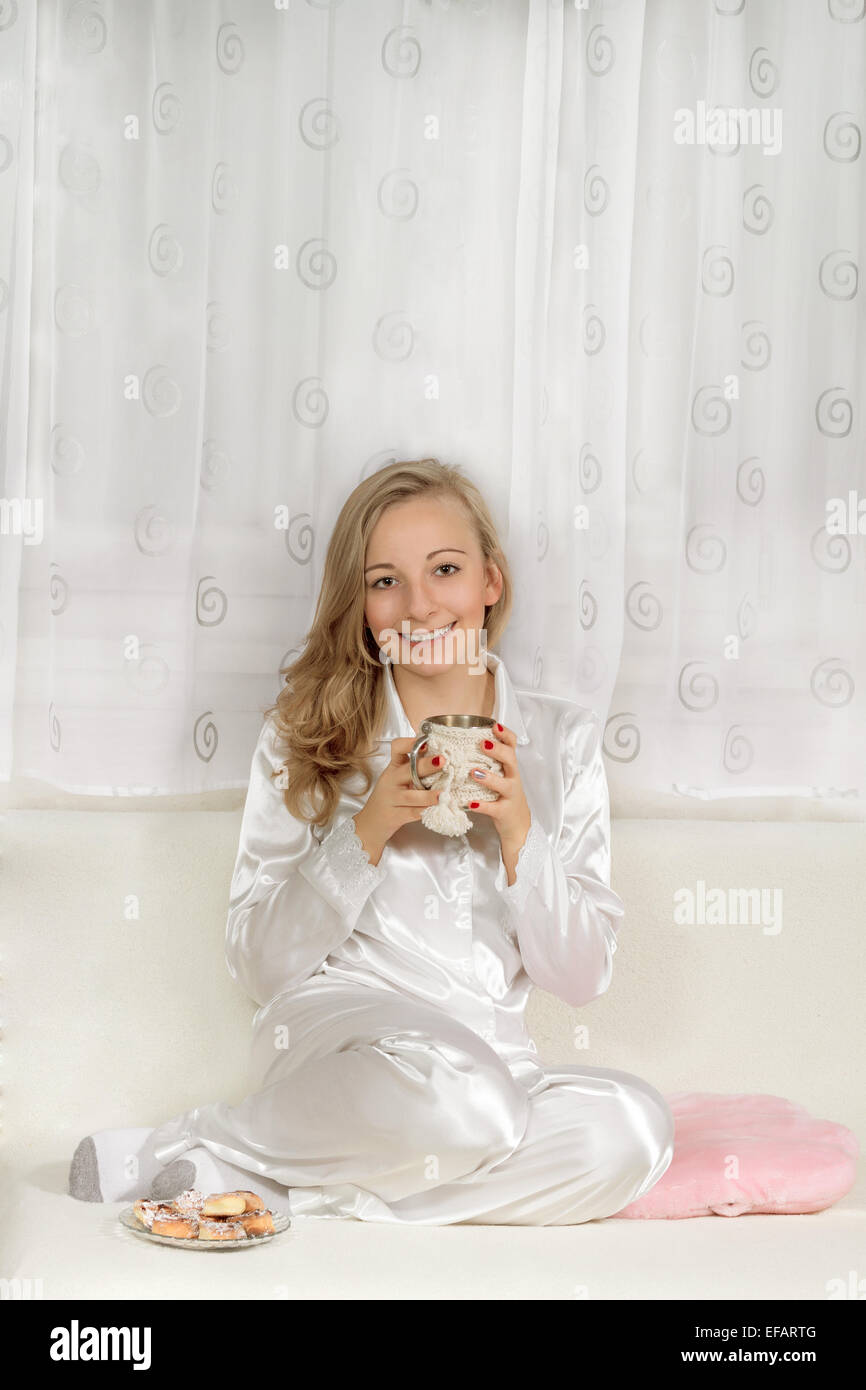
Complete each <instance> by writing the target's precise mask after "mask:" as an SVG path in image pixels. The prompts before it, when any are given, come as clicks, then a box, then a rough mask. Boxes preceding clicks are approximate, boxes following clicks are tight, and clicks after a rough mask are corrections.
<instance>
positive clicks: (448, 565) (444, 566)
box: [370, 560, 460, 589]
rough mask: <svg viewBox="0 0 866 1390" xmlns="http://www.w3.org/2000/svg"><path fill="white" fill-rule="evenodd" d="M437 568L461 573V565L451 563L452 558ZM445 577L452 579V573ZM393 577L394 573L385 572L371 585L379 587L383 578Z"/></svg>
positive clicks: (389, 586) (372, 587)
mask: <svg viewBox="0 0 866 1390" xmlns="http://www.w3.org/2000/svg"><path fill="white" fill-rule="evenodd" d="M436 568H437V570H453V571H454V572H455V574H459V573H460V566H459V565H453V564H452V563H451V561H450V560H443V562H442V564H441V565H437V566H436ZM444 577H445V578H446V579H450V578H451V576H450V574H446V575H445V576H444ZM393 578H394V576H393V574H383V575H382V576H381V577H380V578H379V579H375V580H374V581H373V583H372V584H371V585H370V587H371V589H378V587H379V585H380V584H381V583H382V582H383V580H385V579H393ZM391 587H392V586H391V585H390V584H389V585H388V588H389V589H390V588H391Z"/></svg>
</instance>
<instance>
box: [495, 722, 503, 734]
mask: <svg viewBox="0 0 866 1390" xmlns="http://www.w3.org/2000/svg"><path fill="white" fill-rule="evenodd" d="M496 727H497V729H498V730H499V732H500V733H502V732H503V730H504V727H505V726H504V725H503V724H497V725H496Z"/></svg>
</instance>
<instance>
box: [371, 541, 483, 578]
mask: <svg viewBox="0 0 866 1390" xmlns="http://www.w3.org/2000/svg"><path fill="white" fill-rule="evenodd" d="M444 550H453V551H456V553H457V554H458V555H465V554H466V551H465V550H460V549H458V547H457V546H456V545H443V546H440V548H439V549H438V550H431V551H430V554H429V555H428V556H427V559H428V560H432V559H433V556H434V555H441V554H442V552H443V551H444ZM396 568H397V566H396V565H395V564H392V563H391V561H390V560H380V561H379V563H378V565H368V566H367V568H366V569H365V570H364V573H365V574H369V573H370V571H371V570H395V569H396Z"/></svg>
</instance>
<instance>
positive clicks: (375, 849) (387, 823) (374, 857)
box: [353, 735, 442, 867]
mask: <svg viewBox="0 0 866 1390" xmlns="http://www.w3.org/2000/svg"><path fill="white" fill-rule="evenodd" d="M414 743H415V738H414V735H413V737H412V738H395V739H392V740H391V758H390V761H389V762H387V763H386V764H385V766H384V768H383V769H382V772H381V774H380V775H379V777H378V779H377V781H376V783H375V785H374V787H373V789H372V791H371V792H370V795H369V796H368V797H367V800H366V802H365V803H364V805H363V806H362V808H361V810H360V811H358V812H356V814H355V816H354V817H353V819H354V821H355V830H356V832H357V835H358V838H359V840H360V841H361V844H362V845H363V846H364V849H365V850H366V851H367V853H368V854H369V856H370V863H371V864H372V865H373V866H374V867H375V866H376V865H377V864H378V863H379V860H380V859H381V858H382V851H383V850H384V848H385V845H386V844H387V843H388V841H389V840H390V838H391V836H392V835H393V834H394V833H395V831H397V830H399V829H400V826H401V825H406V824H407V823H408V822H409V821H415V820H420V819H421V816H422V815H423V813H424V811H425V809H426V808H427V807H428V806H435V805H436V804H437V802H438V801H439V792H438V790H437V789H436V788H435V787H430V788H429V789H428V790H427V791H419V790H418V788H417V787H416V786H415V784H414V783H413V781H412V773H411V769H410V764H409V753H410V751H411V749H412V747H413V745H414ZM426 749H427V744H426V743H422V744H421V747H420V748H419V749H418V758H417V760H416V763H415V766H416V767H417V769H418V776H419V777H420V778H421V779H422V780H423V779H424V778H425V777H430V776H431V774H432V773H434V772H441V771H442V759H441V757H439V756H437V757H436V758H433V757H432V756H431V754H430V753H428V752H427V751H426ZM422 753H423V754H424V756H423V757H422V756H421V754H422Z"/></svg>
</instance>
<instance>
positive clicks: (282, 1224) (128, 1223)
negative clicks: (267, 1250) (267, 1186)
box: [118, 1207, 292, 1250]
mask: <svg viewBox="0 0 866 1390" xmlns="http://www.w3.org/2000/svg"><path fill="white" fill-rule="evenodd" d="M118 1220H119V1221H120V1224H121V1225H122V1226H125V1227H126V1228H127V1230H128V1231H134V1232H135V1234H136V1235H137V1236H144V1237H145V1239H146V1240H155V1241H158V1242H159V1244H160V1245H182V1246H183V1247H184V1249H185V1250H237V1249H239V1248H241V1247H243V1246H248V1245H264V1243H265V1241H268V1240H273V1238H274V1236H278V1235H279V1234H280V1232H281V1231H287V1230H288V1228H289V1227H290V1226H291V1224H292V1218H291V1217H290V1216H289V1214H288V1212H277V1211H272V1212H271V1220H272V1221H273V1223H274V1229H273V1232H268V1234H267V1235H265V1236H244V1237H243V1239H242V1240H199V1239H198V1238H197V1237H193V1236H160V1235H154V1233H153V1231H149V1230H148V1229H147V1227H146V1226H142V1224H141V1222H140V1221H139V1219H138V1217H137V1216H136V1215H135V1212H134V1210H133V1208H132V1207H124V1208H123V1211H122V1212H120V1214H119V1216H118Z"/></svg>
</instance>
